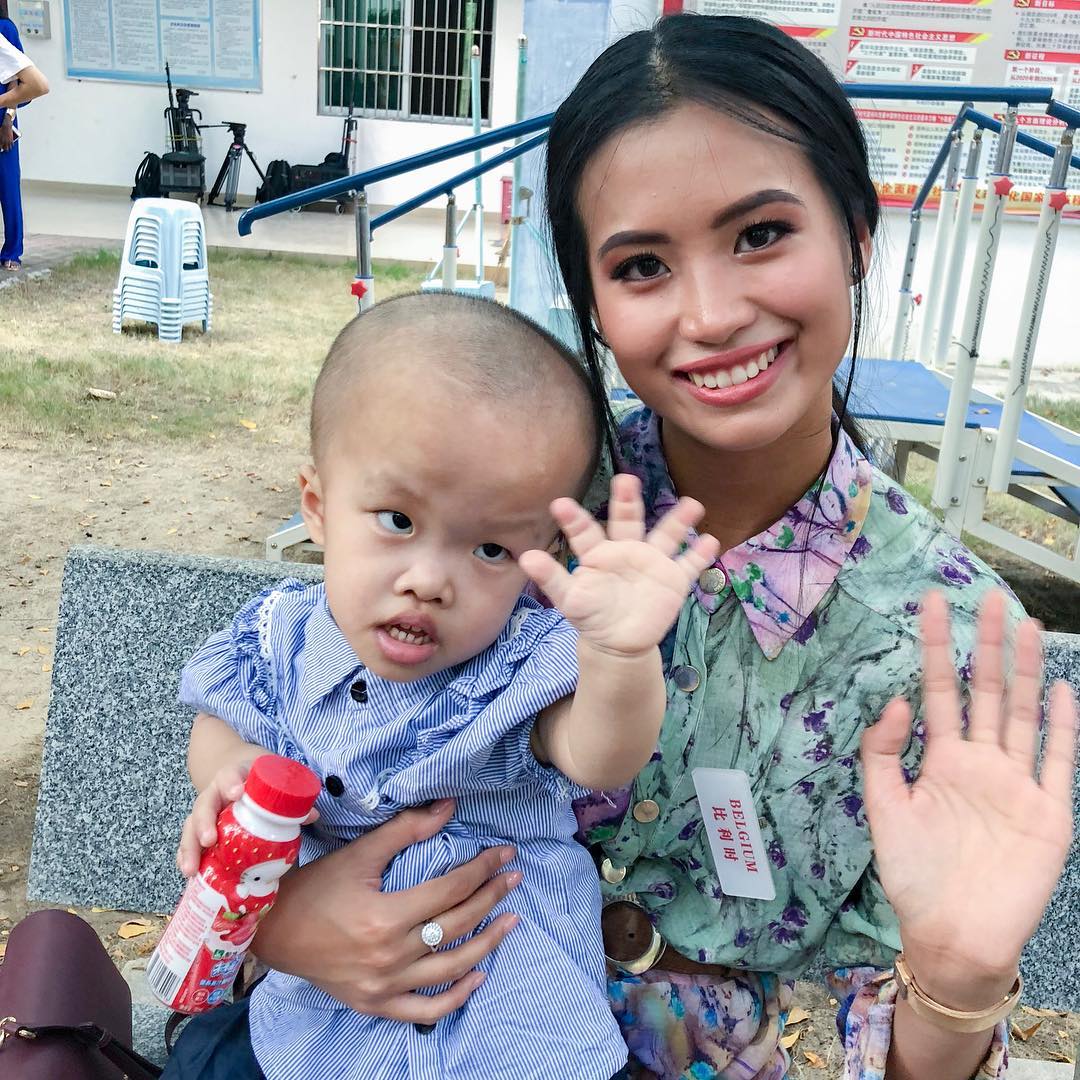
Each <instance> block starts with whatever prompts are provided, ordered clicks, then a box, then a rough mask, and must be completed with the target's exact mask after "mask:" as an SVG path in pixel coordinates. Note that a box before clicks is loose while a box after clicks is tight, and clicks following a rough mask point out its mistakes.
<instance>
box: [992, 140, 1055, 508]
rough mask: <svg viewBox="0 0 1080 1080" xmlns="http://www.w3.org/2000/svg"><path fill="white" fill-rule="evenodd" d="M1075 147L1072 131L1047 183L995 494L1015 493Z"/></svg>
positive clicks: (996, 452)
mask: <svg viewBox="0 0 1080 1080" xmlns="http://www.w3.org/2000/svg"><path fill="white" fill-rule="evenodd" d="M1072 148H1073V129H1072V128H1067V129H1066V130H1065V131H1064V132H1063V133H1062V136H1061V143H1060V145H1059V146H1058V149H1057V153H1056V154H1055V155H1054V164H1053V165H1052V166H1051V169H1050V179H1049V180H1048V181H1047V184H1046V192H1045V194H1044V196H1043V204H1042V211H1041V212H1040V214H1039V230H1038V241H1037V242H1036V244H1035V248H1034V249H1033V251H1032V253H1031V269H1030V270H1029V271H1028V282H1027V291H1026V292H1025V293H1024V306H1023V307H1022V308H1021V309H1020V326H1019V328H1018V330H1017V334H1016V344H1015V346H1014V347H1013V355H1012V361H1011V362H1010V364H1009V389H1008V391H1007V392H1006V394H1005V408H1004V410H1003V411H1002V414H1001V427H1000V429H999V431H998V438H997V445H996V446H995V447H994V464H993V465H992V466H991V469H990V490H991V491H1008V489H1009V480H1010V478H1011V476H1012V461H1013V451H1014V450H1015V449H1016V439H1017V435H1018V434H1019V431H1020V419H1021V417H1022V416H1023V415H1024V401H1025V399H1026V397H1027V387H1028V377H1029V376H1030V375H1031V363H1032V360H1033V359H1034V355H1035V343H1036V342H1037V341H1038V340H1039V323H1040V322H1041V321H1042V313H1043V307H1044V305H1045V303H1046V287H1047V284H1048V282H1049V279H1050V268H1051V267H1052V266H1053V263H1054V249H1055V247H1056V246H1057V237H1058V229H1059V228H1060V226H1061V211H1062V209H1063V208H1064V206H1065V202H1066V195H1065V182H1066V179H1065V178H1066V175H1067V174H1068V171H1069V158H1070V157H1071V156H1072Z"/></svg>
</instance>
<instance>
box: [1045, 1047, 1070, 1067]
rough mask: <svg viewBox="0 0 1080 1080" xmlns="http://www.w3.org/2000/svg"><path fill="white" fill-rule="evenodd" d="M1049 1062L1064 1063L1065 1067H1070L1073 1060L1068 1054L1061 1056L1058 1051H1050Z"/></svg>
mask: <svg viewBox="0 0 1080 1080" xmlns="http://www.w3.org/2000/svg"><path fill="white" fill-rule="evenodd" d="M1050 1060H1051V1061H1064V1062H1065V1063H1066V1064H1067V1065H1071V1064H1072V1063H1073V1059H1072V1058H1071V1057H1069V1055H1068V1054H1063V1053H1062V1052H1061V1051H1060V1050H1051V1051H1050Z"/></svg>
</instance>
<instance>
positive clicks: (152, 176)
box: [131, 151, 161, 199]
mask: <svg viewBox="0 0 1080 1080" xmlns="http://www.w3.org/2000/svg"><path fill="white" fill-rule="evenodd" d="M131 197H132V198H133V199H160V198H161V158H160V157H158V155H157V154H155V153H153V152H152V151H147V154H146V157H144V158H143V159H142V161H140V162H139V167H138V168H137V169H136V170H135V186H134V187H133V188H132V189H131Z"/></svg>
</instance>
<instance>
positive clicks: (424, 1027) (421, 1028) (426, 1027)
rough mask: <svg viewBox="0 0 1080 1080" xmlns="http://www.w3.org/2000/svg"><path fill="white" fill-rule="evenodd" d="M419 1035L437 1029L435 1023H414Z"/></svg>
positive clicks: (427, 1033) (428, 1033)
mask: <svg viewBox="0 0 1080 1080" xmlns="http://www.w3.org/2000/svg"><path fill="white" fill-rule="evenodd" d="M413 1028H414V1029H415V1030H416V1033H417V1035H430V1034H431V1033H432V1032H433V1031H434V1030H435V1025H434V1024H413Z"/></svg>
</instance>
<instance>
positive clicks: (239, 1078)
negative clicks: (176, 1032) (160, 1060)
mask: <svg viewBox="0 0 1080 1080" xmlns="http://www.w3.org/2000/svg"><path fill="white" fill-rule="evenodd" d="M249 1000H250V999H249V998H242V999H241V1000H240V1001H237V1002H236V1003H235V1004H233V1005H222V1006H220V1007H218V1008H216V1009H211V1010H210V1012H206V1013H202V1014H201V1015H199V1016H195V1017H193V1018H192V1019H191V1020H189V1021H188V1023H187V1024H186V1025H185V1027H184V1030H183V1031H182V1032H181V1033H180V1038H179V1039H177V1040H176V1046H174V1047H173V1052H172V1053H171V1054H170V1055H169V1061H168V1063H167V1064H166V1066H165V1072H164V1073H162V1076H161V1080H266V1078H265V1077H264V1076H263V1072H262V1069H260V1068H259V1063H258V1062H257V1061H256V1060H255V1053H254V1051H253V1050H252V1049H251V1030H250V1028H249V1027H248V1003H249Z"/></svg>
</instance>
